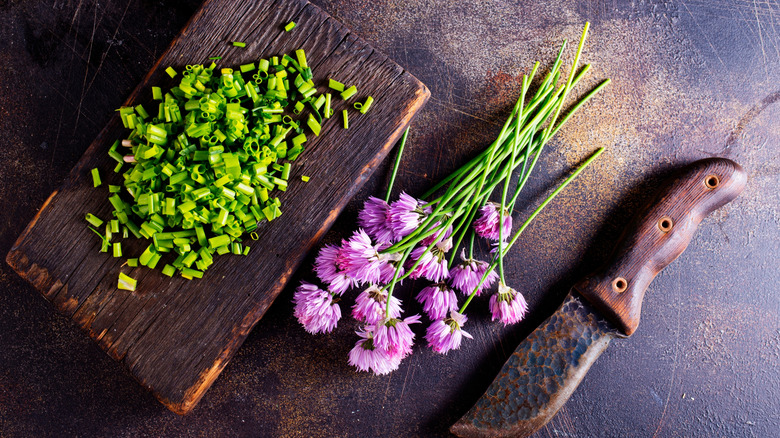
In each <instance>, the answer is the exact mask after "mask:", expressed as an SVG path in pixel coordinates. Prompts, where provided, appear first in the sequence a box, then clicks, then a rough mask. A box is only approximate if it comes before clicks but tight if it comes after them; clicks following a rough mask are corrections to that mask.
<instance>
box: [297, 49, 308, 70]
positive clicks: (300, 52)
mask: <svg viewBox="0 0 780 438" xmlns="http://www.w3.org/2000/svg"><path fill="white" fill-rule="evenodd" d="M295 57H296V58H298V65H300V66H301V68H302V69H305V68H309V64H307V63H306V52H304V51H303V49H298V50H296V51H295Z"/></svg>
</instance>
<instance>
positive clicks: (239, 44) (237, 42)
mask: <svg viewBox="0 0 780 438" xmlns="http://www.w3.org/2000/svg"><path fill="white" fill-rule="evenodd" d="M233 46H234V47H246V43H245V42H243V41H233Z"/></svg>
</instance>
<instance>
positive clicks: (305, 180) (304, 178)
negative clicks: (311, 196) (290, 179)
mask: <svg viewBox="0 0 780 438" xmlns="http://www.w3.org/2000/svg"><path fill="white" fill-rule="evenodd" d="M309 179H310V178H309V177H308V176H306V175H301V181H303V182H309Z"/></svg>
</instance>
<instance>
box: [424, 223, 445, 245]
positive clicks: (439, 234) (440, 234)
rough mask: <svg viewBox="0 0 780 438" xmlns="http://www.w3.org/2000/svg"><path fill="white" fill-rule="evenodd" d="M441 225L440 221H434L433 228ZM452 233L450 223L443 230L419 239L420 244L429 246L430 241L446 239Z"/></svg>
mask: <svg viewBox="0 0 780 438" xmlns="http://www.w3.org/2000/svg"><path fill="white" fill-rule="evenodd" d="M438 226H441V222H436V224H435V225H434V228H436V227H438ZM451 235H452V225H450V226H448V227H447V228H446V229H445V230H443V231H442V230H439V231H437V232H435V233H433V234H431V235H430V236H428V237H426V238H425V239H423V240H421V241H420V245H421V246H425V247H427V246H430V244H431V243H433V242H435V241H437V240H447V239H448V238H449V237H450V236H451Z"/></svg>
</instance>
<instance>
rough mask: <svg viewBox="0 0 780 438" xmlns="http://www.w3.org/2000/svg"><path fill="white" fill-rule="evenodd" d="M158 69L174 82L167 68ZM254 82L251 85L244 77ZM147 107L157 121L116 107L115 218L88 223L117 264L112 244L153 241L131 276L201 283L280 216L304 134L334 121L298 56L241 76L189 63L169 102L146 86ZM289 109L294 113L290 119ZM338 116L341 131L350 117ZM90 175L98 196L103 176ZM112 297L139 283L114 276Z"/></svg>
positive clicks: (245, 68)
mask: <svg viewBox="0 0 780 438" xmlns="http://www.w3.org/2000/svg"><path fill="white" fill-rule="evenodd" d="M233 44H234V45H236V46H239V47H243V43H241V42H233ZM165 71H166V73H167V74H168V75H169V76H170V77H171V78H174V77H176V76H177V75H178V72H177V71H176V70H175V69H173V68H172V67H168V68H167V69H166V70H165ZM250 73H251V79H249V78H245V77H244V74H250ZM334 83H335V84H339V85H341V87H340V88H341V90H339V91H340V92H341V96H342V98H343V99H345V100H347V99H349V98H350V97H352V96H353V95H354V94H355V93H357V88H356V87H355V86H351V87H347V88H346V89H345V87H344V85H343V84H340V83H339V82H337V81H334V80H332V79H331V80H330V82H329V85H330V87H331V88H334V86H333V85H334ZM336 88H338V86H337V87H336ZM152 97H153V99H154V100H156V101H159V103H158V105H157V112H156V116H155V117H152V116H151V115H150V113H149V112H147V110H146V109H145V108H144V107H143V105H137V106H135V107H122V108H120V109H119V114H120V116H121V119H122V122H123V124H124V126H125V128H128V129H131V132H130V134H129V135H128V137H127V138H126V139H123V140H121V141H119V140H117V141H116V142H115V143H114V144H113V145H112V146H111V148H110V150H109V155H110V156H111V157H112V158H113V159H114V160H116V161H117V165H116V167H115V169H114V171H115V172H117V173H120V172H121V175H122V178H123V183H122V186H116V185H109V186H108V188H109V198H108V199H109V202H110V203H111V204H112V206H113V207H114V211H113V218H112V219H110V220H108V221H105V222H104V221H103V220H101V219H100V218H98V217H96V216H94V215H92V214H91V213H87V215H86V220H87V222H89V224H90V225H92V227H91V228H92V230H93V231H95V232H96V233H97V234H98V235H99V236H100V238H101V240H102V245H101V251H103V252H108V251H109V249H111V251H112V253H113V255H114V257H123V256H124V257H127V254H124V255H123V252H122V245H121V242H119V241H117V242H113V243H112V239H117V238H120V236H121V238H128V237H129V235H130V234H132V235H133V236H135V237H136V238H144V239H146V240H147V241H149V245H148V246H147V247H146V249H145V250H144V251H143V253H142V254H140V255H139V256H138V257H134V258H127V265H128V266H131V267H135V266H139V265H142V266H146V267H149V268H152V269H154V268H156V267H157V266H160V264H161V263H162V273H163V274H165V275H167V276H173V275H174V274H175V273H176V272H178V273H179V274H180V275H181V276H182V277H184V278H187V279H192V278H200V277H202V276H203V273H204V271H206V269H208V268H209V266H211V265H212V264H213V260H214V256H215V254H217V255H221V254H227V253H232V254H236V255H246V254H248V252H249V247H248V246H246V245H244V244H243V242H242V237H243V236H244V234H245V233H249V234H250V236H251V237H252V238H253V239H257V233H255V232H254V231H255V230H256V229H257V227H258V225H259V224H261V223H262V222H264V221H272V220H274V219H276V218H278V217H279V216H281V215H282V210H281V201H280V200H279V197H278V196H274V195H276V194H278V193H276V191H281V192H284V191H285V190H286V189H287V187H288V181H289V179H290V174H291V169H292V165H291V161H295V159H296V158H297V157H298V156H299V155H300V154H301V153H302V152H303V151H304V143H305V142H306V141H307V137H306V133H305V132H304V126H305V127H308V128H309V130H310V131H311V132H312V133H313V134H314V135H317V136H318V135H319V134H320V130H321V124H322V123H323V119H327V118H329V117H331V116H332V114H333V112H334V110H333V109H332V107H331V99H332V97H331V94H330V93H322V94H318V93H317V89H316V87H315V84H314V82H313V81H312V71H311V68H309V66H308V64H307V61H306V54H305V52H304V51H303V50H297V51H296V52H295V58H293V57H291V56H289V55H284V56H281V57H277V56H274V57H271V58H270V59H260V60H259V61H258V62H257V63H250V64H244V65H241V66H240V67H239V71H234V70H232V69H229V68H223V69H221V70H216V65H215V64H214V63H213V62H212V63H211V65H210V66H208V67H205V66H203V65H188V66H186V69H185V71H184V72H183V73H182V75H181V80H180V81H179V83H178V85H177V86H175V87H173V88H171V89H170V90H169V91H168V92H167V93H164V94H163V90H162V89H161V88H160V87H152ZM372 101H373V98H371V97H370V96H369V97H367V98H366V101H365V103H362V104H356V105H355V108H356V109H358V110H359V111H360V112H361V113H365V111H366V110H367V109H368V107H369V106H370V105H371V102H372ZM290 107H292V113H293V114H292V115H290V114H285V112H286V110H288V109H289V108H290ZM304 110H306V111H307V112H308V114H306V115H302V113H303V112H304ZM293 116H300V120H296V119H294V118H293ZM344 116H345V119H344V120H345V123H344V127H345V128H346V127H347V123H346V110H344ZM304 121H305V123H304ZM125 164H129V167H128V168H124V165H125ZM91 174H92V178H93V185H94V186H95V187H98V186H100V185H101V184H102V183H101V180H100V174H99V172H98V169H93V170H92V172H91ZM300 178H301V180H302V181H303V182H307V181H308V180H309V177H308V176H301V177H300ZM104 223H105V233H101V232H100V231H98V229H99V228H100V227H101V226H102V225H103V224H104ZM166 254H170V255H169V256H166ZM163 257H166V259H168V258H170V260H166V261H168V263H166V262H161V260H163ZM118 287H119V288H120V289H127V290H135V287H136V282H135V281H134V280H133V279H132V278H130V277H128V276H127V275H125V274H120V277H119V281H118Z"/></svg>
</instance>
